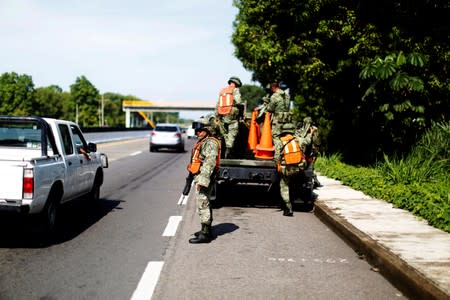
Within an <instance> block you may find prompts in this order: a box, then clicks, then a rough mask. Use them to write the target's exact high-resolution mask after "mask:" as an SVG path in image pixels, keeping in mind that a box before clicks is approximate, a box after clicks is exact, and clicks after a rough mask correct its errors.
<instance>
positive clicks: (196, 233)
mask: <svg viewBox="0 0 450 300" xmlns="http://www.w3.org/2000/svg"><path fill="white" fill-rule="evenodd" d="M204 227H205V224H202V228H201V229H200V230H199V231H197V232H195V233H194V235H195V236H198V235H199V234H200V232H202V231H203V228H204Z"/></svg>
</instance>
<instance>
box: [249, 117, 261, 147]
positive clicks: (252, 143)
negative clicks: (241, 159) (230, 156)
mask: <svg viewBox="0 0 450 300" xmlns="http://www.w3.org/2000/svg"><path fill="white" fill-rule="evenodd" d="M257 115H258V111H257V110H254V111H253V112H252V120H251V121H250V130H249V132H248V140H247V148H248V149H249V150H252V151H253V152H256V146H257V145H258V142H259V137H260V133H259V125H258V123H257V122H256V116H257Z"/></svg>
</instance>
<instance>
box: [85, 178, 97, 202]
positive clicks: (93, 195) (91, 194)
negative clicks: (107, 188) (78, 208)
mask: <svg viewBox="0 0 450 300" xmlns="http://www.w3.org/2000/svg"><path fill="white" fill-rule="evenodd" d="M99 199H100V185H99V184H98V183H97V182H95V183H94V186H93V187H92V190H91V191H90V192H89V194H88V200H89V201H91V202H96V201H98V200H99Z"/></svg>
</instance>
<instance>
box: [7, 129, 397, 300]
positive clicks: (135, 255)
mask: <svg viewBox="0 0 450 300" xmlns="http://www.w3.org/2000/svg"><path fill="white" fill-rule="evenodd" d="M192 142H193V141H192V140H191V141H188V144H187V146H186V149H190V147H191V145H192ZM99 150H100V151H103V152H105V153H107V154H108V157H109V158H110V168H109V169H107V170H106V172H105V177H106V178H105V184H104V186H103V187H102V192H101V200H100V201H99V203H98V204H97V205H96V206H95V207H94V208H93V209H89V208H87V207H86V206H84V205H82V204H80V205H71V206H69V207H67V208H66V209H65V220H64V222H63V225H64V227H65V230H64V231H63V232H61V233H60V235H59V237H58V239H57V240H56V241H55V243H54V244H53V245H40V244H38V243H36V242H34V241H33V240H32V236H31V234H27V232H26V231H25V230H24V229H20V228H19V229H17V230H14V231H12V232H11V233H10V234H8V235H6V237H5V235H3V236H2V239H1V242H0V266H1V267H0V299H2V300H3V299H132V295H133V293H135V292H136V290H137V288H138V286H140V285H139V283H142V282H144V284H143V286H146V285H148V282H146V281H143V280H144V277H145V276H143V274H146V268H147V265H148V263H149V262H151V261H155V262H164V266H163V269H162V272H161V275H160V277H159V280H158V283H157V286H156V289H155V291H154V293H153V295H154V298H153V299H180V298H183V299H199V298H208V299H236V298H239V299H255V298H256V299H331V298H335V299H404V297H403V296H402V295H401V293H400V292H399V291H398V290H396V289H395V288H394V287H392V285H391V284H390V283H389V282H387V281H386V280H385V279H384V278H383V277H382V276H380V274H378V273H377V272H376V270H374V269H372V268H371V266H370V265H368V264H367V263H366V262H365V261H364V259H363V258H362V257H359V256H358V255H357V253H355V252H354V251H353V250H352V249H351V248H349V247H348V246H347V245H346V244H345V243H344V242H343V241H342V240H341V239H340V238H339V237H338V236H336V235H335V234H334V233H333V232H331V231H330V230H329V229H328V228H327V227H326V226H325V225H324V224H322V223H321V222H320V221H319V220H318V219H317V218H316V217H315V216H314V215H313V214H311V213H304V212H296V213H295V215H294V217H293V218H286V217H283V216H282V215H281V211H280V210H279V209H278V207H276V206H275V205H274V204H276V203H273V202H272V201H271V199H269V198H267V195H266V193H265V190H264V189H262V188H260V187H255V188H253V189H248V188H242V187H238V188H233V189H228V190H227V191H226V192H227V193H226V194H225V198H226V199H225V200H224V201H225V202H224V205H223V206H222V207H219V208H217V209H214V223H213V232H214V234H215V235H216V236H217V237H216V239H215V240H214V241H213V242H212V243H211V244H206V245H191V244H189V243H188V239H189V238H190V237H191V234H192V233H193V232H195V231H197V230H198V229H199V221H198V217H197V215H196V212H195V204H194V201H193V195H192V194H191V196H190V197H189V201H188V203H187V206H186V207H185V206H181V207H180V206H178V205H177V201H178V197H179V195H180V191H181V189H182V186H183V183H184V177H185V175H186V163H187V161H188V158H189V152H186V153H182V154H178V153H175V152H157V153H149V151H148V139H147V138H140V139H137V140H127V141H122V142H114V143H107V144H99ZM173 216H182V217H183V219H182V221H181V224H180V226H179V228H178V229H177V231H176V236H175V237H166V236H162V234H163V231H164V230H165V229H166V227H167V224H168V220H169V219H170V217H173ZM2 228H5V227H4V226H3V227H2ZM9 229H10V228H9ZM3 232H5V230H4V231H3ZM18 234H22V236H21V237H18V236H17V235H18ZM150 269H151V268H150ZM158 275H159V273H158ZM151 292H152V291H145V293H147V294H145V293H144V295H148V296H150V294H151ZM136 299H139V298H136ZM133 300H134V299H133Z"/></svg>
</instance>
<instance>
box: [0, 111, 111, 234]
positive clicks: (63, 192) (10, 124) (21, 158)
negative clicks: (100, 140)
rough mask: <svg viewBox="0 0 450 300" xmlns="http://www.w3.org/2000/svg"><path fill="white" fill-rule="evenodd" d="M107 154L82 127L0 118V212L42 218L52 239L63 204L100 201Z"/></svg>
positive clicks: (53, 122) (60, 122)
mask: <svg viewBox="0 0 450 300" xmlns="http://www.w3.org/2000/svg"><path fill="white" fill-rule="evenodd" d="M107 167H108V160H107V157H106V155H105V154H103V153H99V152H97V146H96V145H95V144H94V143H88V142H87V141H86V140H85V138H84V136H83V134H82V132H81V130H80V128H79V127H78V125H77V124H75V123H73V122H70V121H64V120H56V119H48V118H39V117H12V116H0V212H1V213H9V214H16V215H19V214H23V215H30V216H31V215H34V216H37V220H38V221H39V223H40V224H41V225H42V227H43V229H44V232H45V233H48V234H51V233H53V232H54V229H55V228H56V225H57V223H58V222H57V221H58V220H59V208H60V205H62V204H64V203H66V202H69V201H71V200H74V199H76V198H79V197H83V198H85V199H86V200H90V202H89V203H90V205H94V201H96V200H98V199H99V195H100V186H101V185H102V183H103V176H104V175H103V168H107Z"/></svg>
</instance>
